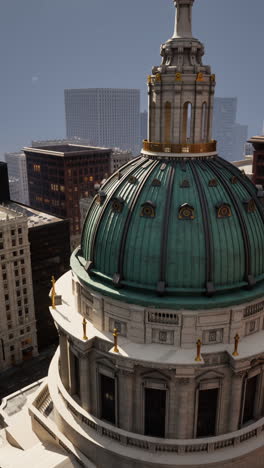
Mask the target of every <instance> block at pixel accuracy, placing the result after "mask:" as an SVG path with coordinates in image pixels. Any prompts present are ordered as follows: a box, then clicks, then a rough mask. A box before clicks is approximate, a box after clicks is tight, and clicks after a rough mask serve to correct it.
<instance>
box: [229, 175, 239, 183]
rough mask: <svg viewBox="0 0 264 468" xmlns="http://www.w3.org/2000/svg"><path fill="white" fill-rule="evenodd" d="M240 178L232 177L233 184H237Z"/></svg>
mask: <svg viewBox="0 0 264 468" xmlns="http://www.w3.org/2000/svg"><path fill="white" fill-rule="evenodd" d="M237 183H238V178H237V177H236V176H233V177H231V184H237Z"/></svg>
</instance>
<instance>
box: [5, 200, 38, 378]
mask: <svg viewBox="0 0 264 468" xmlns="http://www.w3.org/2000/svg"><path fill="white" fill-rule="evenodd" d="M0 297H1V300H0V322H1V327H0V370H3V369H6V368H8V367H10V366H12V365H15V364H18V363H20V362H22V361H23V360H25V359H29V358H31V357H33V356H35V355H36V354H37V353H38V347H37V335H36V319H35V309H34V298H33V287H32V273H31V264H30V244H29V239H28V226H27V218H26V217H25V216H23V214H21V213H18V212H17V211H15V210H12V209H10V208H9V207H6V206H3V205H1V204H0Z"/></svg>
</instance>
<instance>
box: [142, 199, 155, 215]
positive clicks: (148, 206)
mask: <svg viewBox="0 0 264 468" xmlns="http://www.w3.org/2000/svg"><path fill="white" fill-rule="evenodd" d="M140 216H143V217H144V218H155V216H156V205H155V203H152V202H151V201H147V202H145V203H142V205H141V212H140Z"/></svg>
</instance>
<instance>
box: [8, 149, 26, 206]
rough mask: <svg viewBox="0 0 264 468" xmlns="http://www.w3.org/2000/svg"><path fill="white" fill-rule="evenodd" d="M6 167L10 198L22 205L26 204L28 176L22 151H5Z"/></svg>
mask: <svg viewBox="0 0 264 468" xmlns="http://www.w3.org/2000/svg"><path fill="white" fill-rule="evenodd" d="M5 160H6V163H7V167H8V175H9V180H10V181H11V184H10V196H11V199H12V200H14V201H17V202H19V203H23V204H24V205H28V203H29V197H28V177H27V161H26V156H25V154H24V153H23V152H17V153H5Z"/></svg>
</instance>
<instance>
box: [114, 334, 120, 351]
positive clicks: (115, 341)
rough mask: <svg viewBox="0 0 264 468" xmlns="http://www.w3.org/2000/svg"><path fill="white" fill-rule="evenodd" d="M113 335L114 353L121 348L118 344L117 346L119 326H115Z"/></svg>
mask: <svg viewBox="0 0 264 468" xmlns="http://www.w3.org/2000/svg"><path fill="white" fill-rule="evenodd" d="M113 337H114V353H119V349H118V346H117V338H118V331H117V328H114V333H113Z"/></svg>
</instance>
